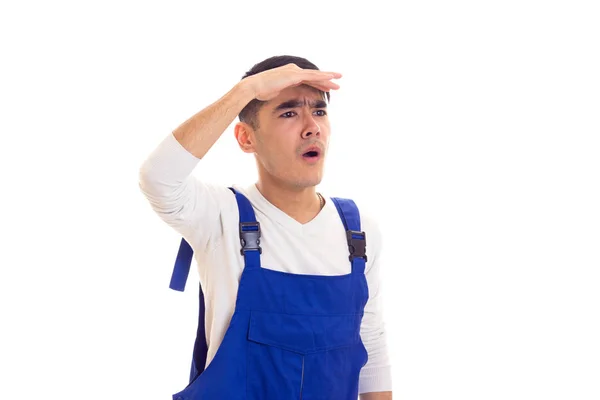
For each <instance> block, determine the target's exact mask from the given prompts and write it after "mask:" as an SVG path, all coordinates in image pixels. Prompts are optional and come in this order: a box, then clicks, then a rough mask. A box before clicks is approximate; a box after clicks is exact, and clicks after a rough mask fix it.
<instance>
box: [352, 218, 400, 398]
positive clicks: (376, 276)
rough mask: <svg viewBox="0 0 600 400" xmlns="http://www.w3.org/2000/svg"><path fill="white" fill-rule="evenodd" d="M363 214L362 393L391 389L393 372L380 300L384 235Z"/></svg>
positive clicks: (360, 388) (360, 385)
mask: <svg viewBox="0 0 600 400" xmlns="http://www.w3.org/2000/svg"><path fill="white" fill-rule="evenodd" d="M361 217H362V218H363V220H364V222H363V226H364V227H363V229H364V230H365V233H366V238H367V258H368V260H367V264H366V266H365V277H366V279H367V286H368V287H369V299H368V300H367V304H366V305H365V313H364V316H363V319H362V323H361V328H360V335H361V339H362V341H363V344H364V346H365V348H366V349H367V353H368V356H369V359H368V361H367V364H366V365H365V366H364V367H363V368H362V370H361V372H360V378H359V393H369V392H387V391H391V390H392V374H391V365H390V360H389V355H388V347H387V336H386V330H385V321H384V318H383V306H382V301H381V300H382V296H381V293H382V292H381V289H382V287H381V279H380V271H381V267H382V258H381V253H382V247H383V246H382V240H381V239H382V238H381V232H380V230H379V227H378V225H377V223H376V221H374V220H373V219H371V218H365V217H364V216H362V215H361Z"/></svg>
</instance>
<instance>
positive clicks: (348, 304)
mask: <svg viewBox="0 0 600 400" xmlns="http://www.w3.org/2000/svg"><path fill="white" fill-rule="evenodd" d="M340 77H341V74H340V73H336V72H323V71H320V70H318V68H317V67H316V66H315V65H314V64H312V63H311V62H309V61H308V60H306V59H304V58H300V57H293V56H277V57H271V58H269V59H267V60H264V61H263V62H261V63H258V64H256V65H255V66H254V67H253V68H252V69H251V70H250V71H248V72H247V73H246V75H245V76H244V77H243V78H242V80H241V81H240V82H238V83H237V84H236V85H235V86H234V87H233V88H232V89H231V90H230V91H229V92H228V93H226V94H225V95H224V96H223V97H221V98H220V99H219V100H217V101H216V102H214V103H213V104H211V105H209V106H208V107H206V108H205V109H203V110H202V111H200V112H198V113H197V114H195V115H194V116H192V117H191V118H189V119H188V120H187V121H185V122H184V123H183V124H181V126H179V127H178V128H177V129H176V130H175V131H174V132H172V134H170V135H168V136H167V137H166V138H165V140H164V141H163V142H162V143H161V144H160V145H159V146H158V148H157V149H156V150H155V151H154V152H153V153H152V154H151V155H150V156H149V158H148V159H147V160H146V161H145V162H144V164H143V165H142V167H141V169H140V188H141V190H142V192H143V193H144V195H145V196H146V197H147V199H148V200H149V202H150V204H151V206H152V208H153V209H154V210H155V211H156V213H157V214H158V215H159V216H160V218H161V219H163V220H164V221H165V222H166V223H167V224H169V225H170V226H172V227H173V228H174V229H176V230H177V232H179V233H180V234H181V235H182V236H183V238H184V239H183V240H182V246H181V248H180V254H179V256H178V262H179V263H180V262H181V259H179V258H186V253H187V257H188V258H191V253H192V249H193V253H194V254H195V258H196V261H197V264H198V272H199V277H200V285H201V286H200V297H201V298H200V309H201V313H200V319H199V327H198V337H197V339H196V345H195V349H194V356H193V366H192V373H191V376H190V384H189V385H188V386H187V387H186V388H185V389H184V390H182V391H180V392H179V393H177V394H175V395H174V396H173V398H174V399H181V400H187V399H189V400H196V399H227V400H229V399H248V400H249V399H261V400H288V399H304V400H310V399H328V400H331V399H335V400H351V399H352V400H355V399H357V397H358V396H359V394H360V399H361V400H383V399H391V398H392V394H391V374H390V365H389V360H388V354H387V347H386V336H385V332H384V324H383V320H382V314H381V300H380V296H381V293H380V290H379V285H380V282H379V269H380V267H381V266H380V261H379V253H380V248H381V240H380V234H379V229H378V227H377V225H376V223H375V222H374V221H373V220H372V219H371V218H369V216H368V215H367V214H366V213H364V212H363V213H360V214H359V212H358V207H357V206H356V204H355V203H354V202H353V201H351V200H348V199H338V198H327V199H326V198H325V196H323V195H321V194H320V193H317V192H316V189H315V187H316V185H318V184H319V183H320V182H321V179H322V176H323V166H324V162H325V159H326V156H327V148H328V144H329V136H330V123H329V118H328V114H327V102H326V101H325V98H327V100H329V98H330V90H331V89H334V90H335V89H339V85H337V84H336V83H334V82H332V79H339V78H340ZM236 116H239V119H240V122H238V123H237V124H236V125H235V129H234V132H235V138H236V139H237V143H238V144H239V147H240V148H241V149H242V151H244V152H246V153H253V154H254V156H255V159H256V165H257V168H258V181H257V182H256V184H253V185H251V186H249V187H240V186H236V185H234V186H233V187H231V188H227V187H225V186H223V187H221V186H218V185H214V184H209V183H207V182H204V181H203V180H202V179H198V178H196V177H194V176H192V175H191V174H192V171H193V170H194V169H195V167H196V166H197V164H198V163H201V160H202V158H203V157H204V155H205V154H206V153H207V152H208V151H209V149H210V148H211V147H212V146H213V144H214V143H215V142H216V141H217V140H218V138H219V137H220V136H221V134H222V133H223V132H224V131H225V130H226V129H227V128H228V126H229V125H230V124H231V122H232V121H233V120H234V118H235V117H236ZM349 168H351V166H349ZM367 242H368V245H367V244H366V243H367ZM188 244H189V245H188ZM365 246H366V247H365ZM180 264H181V263H180ZM182 271H183V272H182ZM186 277H187V271H185V267H181V266H176V268H175V271H174V273H173V279H172V287H173V288H176V289H179V290H183V286H184V285H185V278H186Z"/></svg>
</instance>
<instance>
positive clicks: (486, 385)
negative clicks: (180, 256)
mask: <svg viewBox="0 0 600 400" xmlns="http://www.w3.org/2000/svg"><path fill="white" fill-rule="evenodd" d="M594 3H595V2H593V1H588V2H585V1H543V2H542V1H527V0H519V1H502V2H500V1H496V2H491V1H464V0H461V1H451V2H450V1H423V0H421V1H404V2H398V3H393V2H390V3H387V2H383V1H368V2H361V3H358V2H356V3H353V5H350V4H349V3H347V2H338V3H332V2H326V1H288V2H282V1H272V2H266V1H255V2H253V1H243V2H238V3H232V2H223V3H221V4H220V5H217V4H216V2H201V1H196V2H192V1H188V2H181V1H178V2H162V3H158V2H141V1H138V2H134V1H104V2H100V1H96V2H83V1H80V2H66V1H54V2H41V1H39V2H31V1H30V2H18V3H17V2H5V3H2V6H1V8H0V43H1V51H2V61H1V63H0V68H1V74H0V102H1V104H0V106H1V108H0V118H1V119H0V123H1V126H0V134H1V142H0V143H1V144H0V163H1V165H0V167H1V168H0V174H1V182H2V185H1V186H0V191H1V196H0V201H1V208H0V210H1V212H2V220H1V221H0V227H1V228H0V229H1V231H0V232H1V242H0V243H1V252H0V257H1V259H0V267H1V268H0V274H1V275H0V296H1V303H0V307H1V309H0V312H1V314H0V317H1V320H0V324H1V327H0V335H1V340H0V370H1V371H0V398H2V399H9V398H25V399H46V398H51V399H168V398H170V395H171V394H172V393H174V392H176V391H178V390H180V389H181V388H183V386H185V383H186V381H187V375H188V372H189V362H190V357H191V350H192V341H193V337H194V334H195V323H196V308H197V301H196V297H195V296H196V293H195V292H194V290H193V287H194V285H191V290H189V291H186V292H185V293H183V294H181V293H177V292H173V291H170V290H168V288H167V286H168V281H169V278H170V273H171V267H172V264H173V261H174V259H175V255H176V251H177V248H178V245H179V236H178V235H177V234H176V233H175V232H174V231H172V230H171V229H170V228H169V227H168V226H167V225H165V224H163V223H162V222H161V221H160V220H159V219H158V217H156V216H155V215H154V214H153V213H152V211H151V209H150V207H149V204H147V202H146V201H145V199H144V198H143V196H142V195H141V192H140V191H139V189H138V181H137V179H138V169H139V167H140V165H141V163H142V161H143V160H144V159H145V158H146V157H147V156H148V154H149V153H150V152H151V151H152V150H153V149H154V147H155V146H156V145H158V143H159V142H160V141H161V140H162V139H163V138H164V137H165V136H166V135H167V134H169V133H170V132H171V131H172V130H173V129H175V128H176V127H177V126H178V125H179V124H180V123H181V122H183V121H184V120H185V119H187V118H188V117H189V116H191V115H192V114H193V113H195V112H197V111H199V110H200V109H202V108H204V107H205V106H207V105H208V104H210V103H212V102H213V101H215V100H217V99H218V98H219V97H220V96H222V95H223V94H224V93H225V92H227V91H228V90H229V89H230V88H231V87H232V86H233V85H235V84H236V83H237V82H238V81H239V79H240V78H241V76H242V75H243V74H244V72H245V71H247V70H248V69H249V68H251V67H252V65H254V64H255V63H257V62H259V61H261V60H263V59H265V58H267V57H270V56H273V55H282V54H291V55H297V56H302V57H306V58H308V59H309V60H311V61H312V62H314V63H315V64H317V66H319V68H320V69H322V70H330V71H338V72H341V73H343V74H344V76H343V78H342V79H340V80H338V81H337V82H338V83H339V84H340V86H341V89H340V90H338V91H332V103H331V105H330V119H331V124H332V134H333V138H332V140H333V142H332V144H331V148H330V157H329V159H328V165H327V170H326V177H325V180H324V181H323V183H322V185H321V186H320V188H319V189H320V190H321V191H322V192H323V193H325V194H327V195H330V196H346V197H352V198H354V199H355V200H356V201H357V202H359V204H360V205H361V207H365V208H366V207H368V208H370V209H371V210H372V211H373V212H374V213H375V214H376V216H377V217H378V218H379V220H380V222H381V226H382V230H383V234H384V240H385V245H386V255H385V257H386V259H387V262H386V264H385V265H384V266H383V269H384V271H383V274H384V295H385V316H386V321H387V329H388V331H389V336H388V340H389V351H390V357H391V360H392V364H393V365H392V368H393V384H394V398H395V399H405V400H421V399H461V400H466V399H473V400H481V399H485V400H487V399H502V400H504V399H511V400H512V399H527V400H530V399H569V400H570V399H577V400H584V399H599V398H600V344H599V339H598V338H600V322H599V319H600V314H599V312H600V291H599V290H598V287H599V284H600V273H599V268H600V228H599V227H600V211H599V207H598V205H599V204H600V184H599V182H600V179H599V178H600V156H599V154H600V146H599V144H598V136H599V134H600V121H599V120H600V95H599V93H600V79H599V76H600V74H599V73H598V71H600V57H599V49H600V28H599V26H600V24H599V23H598V21H599V20H600V14H599V13H598V11H597V10H596V9H595V8H594V7H593V6H595V4H594ZM17 4H18V5H17ZM392 7H393V8H392ZM236 121H237V120H236ZM232 128H233V124H232V125H231V126H230V127H229V128H228V130H227V131H226V132H225V133H224V135H223V137H222V138H221V139H220V140H219V141H218V142H217V144H216V145H215V147H214V148H213V149H212V150H211V152H210V153H209V154H208V155H207V157H206V159H205V160H204V161H203V162H204V163H206V164H210V165H211V166H212V171H213V175H212V176H211V177H210V179H211V180H213V181H216V182H221V183H223V184H224V185H230V184H232V183H248V182H253V180H254V179H255V169H254V163H253V161H252V158H251V156H249V155H246V154H243V153H242V152H241V151H240V150H239V149H238V148H237V146H236V145H235V143H234V139H233V129H232ZM191 279H192V280H193V281H195V280H196V279H197V275H196V274H192V275H191Z"/></svg>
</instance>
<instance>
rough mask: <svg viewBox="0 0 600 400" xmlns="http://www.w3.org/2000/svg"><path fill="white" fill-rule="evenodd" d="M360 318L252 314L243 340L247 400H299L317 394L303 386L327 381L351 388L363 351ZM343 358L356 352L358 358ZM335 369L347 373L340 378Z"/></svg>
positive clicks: (359, 366)
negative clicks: (349, 385) (245, 345)
mask: <svg viewBox="0 0 600 400" xmlns="http://www.w3.org/2000/svg"><path fill="white" fill-rule="evenodd" d="M360 320H361V316H359V315H324V316H323V315H298V314H279V313H268V312H260V311H252V313H251V315H250V321H249V328H248V337H247V339H248V342H247V379H246V393H247V396H248V400H257V399H261V400H271V399H277V400H280V399H285V400H288V399H302V398H303V395H304V394H305V393H314V392H315V391H320V390H319V389H318V388H317V389H316V388H315V387H307V385H310V386H314V385H315V384H318V385H319V386H323V387H332V385H334V382H328V377H335V380H336V381H338V380H340V379H341V380H342V382H344V380H346V381H348V382H350V384H351V385H354V384H353V383H352V382H353V381H354V380H357V378H358V376H357V373H355V371H356V370H358V371H359V370H360V368H361V367H362V361H360V360H362V354H363V353H362V351H360V350H361V349H364V348H363V347H362V344H361V342H360ZM353 349H356V351H355V350H353ZM357 351H358V353H357ZM341 354H344V356H343V358H340V357H339V355H341ZM348 354H355V355H356V354H359V355H360V357H359V358H360V360H359V359H358V358H356V357H354V358H356V359H357V361H356V362H354V363H352V360H351V358H349V357H348V356H347V355H348ZM315 360H319V362H315ZM359 362H360V363H361V365H358V363H359ZM339 364H343V365H339ZM349 364H354V365H349ZM333 371H336V373H334V374H332V373H331V372H333ZM341 371H351V372H348V373H342V374H341V375H340V372H341ZM337 384H339V382H338V383H337Z"/></svg>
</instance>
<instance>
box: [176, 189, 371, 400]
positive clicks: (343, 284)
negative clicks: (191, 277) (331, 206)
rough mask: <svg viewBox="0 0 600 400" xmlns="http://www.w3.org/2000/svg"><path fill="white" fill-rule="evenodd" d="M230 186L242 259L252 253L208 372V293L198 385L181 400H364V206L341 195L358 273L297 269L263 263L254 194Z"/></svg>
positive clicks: (194, 376) (196, 367)
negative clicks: (310, 272)
mask: <svg viewBox="0 0 600 400" xmlns="http://www.w3.org/2000/svg"><path fill="white" fill-rule="evenodd" d="M230 189H231V190H232V191H233V192H234V193H235V196H236V200H237V202H238V208H239V212H240V242H241V244H240V257H242V254H244V255H243V257H244V258H245V267H244V271H243V272H242V276H241V279H240V284H239V288H238V293H237V298H236V306H235V311H234V314H233V316H232V318H231V322H230V324H229V327H228V329H227V331H226V333H225V336H224V338H223V341H222V342H221V345H220V346H219V348H218V350H217V353H216V354H215V357H214V358H213V360H212V361H211V363H210V364H209V365H208V368H206V370H203V369H204V368H203V366H204V364H202V365H200V363H201V362H202V361H201V359H202V356H203V357H204V363H205V361H206V349H205V348H204V349H202V350H201V351H200V350H199V351H198V354H197V352H196V348H198V349H199V348H200V347H202V346H200V345H199V344H202V343H204V344H205V337H204V331H202V332H200V330H201V328H202V330H204V307H203V298H202V295H201V304H200V305H201V307H200V309H201V312H200V316H199V321H198V336H197V339H196V344H195V351H194V362H193V363H192V371H191V374H190V378H191V379H190V383H189V385H188V386H187V387H186V388H185V389H183V390H182V391H180V392H179V393H176V394H174V395H173V399H174V400H199V399H202V400H213V399H215V400H216V399H219V400H221V399H228V400H236V399H239V400H241V399H245V400H258V399H260V400H288V399H302V400H325V399H327V400H331V399H336V400H356V399H357V398H358V378H359V374H360V370H361V368H362V367H363V366H364V365H365V364H366V362H367V358H368V356H367V351H366V349H365V347H364V345H363V343H362V341H361V338H360V324H361V321H362V317H363V314H364V307H365V304H366V303H367V300H368V297H369V293H368V287H367V282H366V278H365V275H364V266H365V261H366V260H365V259H366V256H365V257H363V256H362V253H363V252H364V244H365V236H364V232H361V231H360V229H361V228H360V215H359V213H358V209H357V207H356V205H355V204H354V202H352V201H351V200H348V199H339V198H335V199H333V200H334V203H335V204H336V207H337V209H338V213H339V214H340V217H341V219H342V222H343V224H344V227H345V228H346V231H347V237H348V246H349V253H350V256H349V258H350V260H351V262H352V270H351V273H349V274H346V275H341V276H326V275H299V274H291V273H285V272H280V271H274V270H269V269H265V268H261V265H260V254H261V251H262V250H260V248H259V247H260V239H259V238H260V236H259V235H260V234H262V232H260V225H258V224H256V218H255V215H254V210H253V209H252V206H251V204H250V202H249V201H248V199H246V198H245V197H244V196H243V195H242V194H241V193H239V192H236V191H235V190H234V189H232V188H230ZM245 232H251V233H250V234H247V233H245ZM244 237H245V238H249V239H250V240H249V242H248V241H246V243H244ZM176 265H182V264H177V263H176ZM179 268H181V267H179ZM175 275H177V276H181V275H182V273H180V272H177V274H176V273H175V271H174V273H173V276H175ZM184 285H185V284H184ZM200 293H201V294H202V291H201V288H200ZM202 352H204V354H200V353H202ZM200 367H202V368H200Z"/></svg>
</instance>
